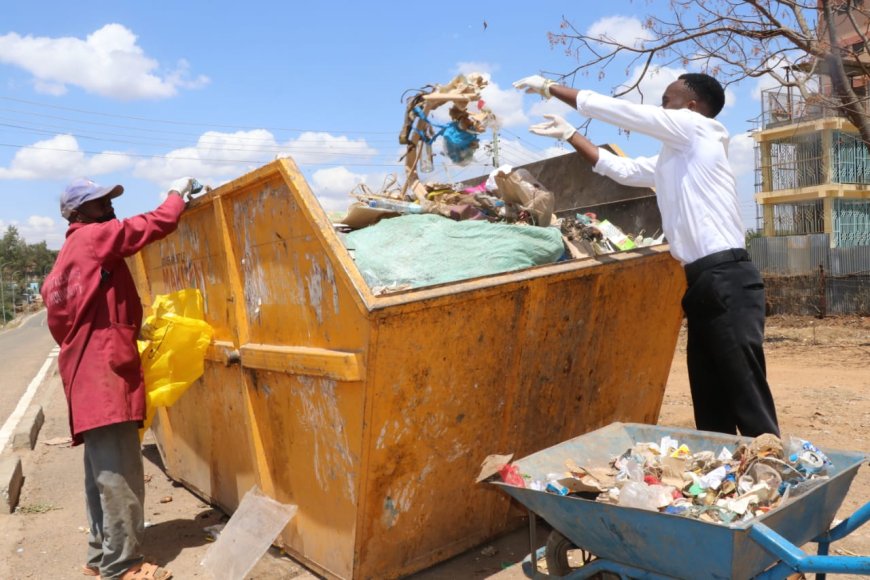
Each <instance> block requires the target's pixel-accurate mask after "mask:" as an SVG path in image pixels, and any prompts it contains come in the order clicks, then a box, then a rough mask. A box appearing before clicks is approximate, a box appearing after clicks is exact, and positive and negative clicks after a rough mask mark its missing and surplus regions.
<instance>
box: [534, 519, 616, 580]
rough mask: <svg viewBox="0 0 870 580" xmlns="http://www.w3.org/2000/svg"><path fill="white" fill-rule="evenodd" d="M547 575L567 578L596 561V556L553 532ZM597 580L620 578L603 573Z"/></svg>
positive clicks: (548, 551)
mask: <svg viewBox="0 0 870 580" xmlns="http://www.w3.org/2000/svg"><path fill="white" fill-rule="evenodd" d="M545 556H546V559H547V574H550V575H551V576H567V575H569V574H571V573H572V572H574V571H575V570H577V569H578V568H580V567H582V566H585V565H586V564H588V563H589V562H591V561H593V560H594V559H595V555H594V554H592V553H591V552H587V551H586V550H584V549H583V548H578V547H577V546H575V545H574V543H573V542H572V541H571V540H569V539H568V538H566V537H565V536H563V535H562V534H560V533H559V532H557V531H556V530H553V531H552V532H550V535H549V537H548V538H547V550H546V554H545ZM592 578H594V579H595V580H607V579H610V578H619V576H617V575H614V574H608V573H606V572H602V573H599V574H596V575H595V576H593V577H592Z"/></svg>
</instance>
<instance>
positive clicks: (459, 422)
mask: <svg viewBox="0 0 870 580" xmlns="http://www.w3.org/2000/svg"><path fill="white" fill-rule="evenodd" d="M525 294H526V291H525V289H524V288H523V287H521V286H515V287H514V288H513V289H511V290H509V291H507V292H506V291H505V290H504V289H499V291H497V292H491V291H489V292H474V293H473V295H472V296H455V297H452V299H448V300H439V301H436V303H435V304H432V305H431V307H429V308H424V309H421V310H416V311H407V310H406V311H405V312H404V313H402V312H398V313H396V315H394V316H391V315H389V314H386V313H385V316H384V317H383V318H380V319H379V320H377V325H378V328H377V349H376V352H375V353H374V354H373V358H372V360H371V368H372V369H374V371H373V373H372V375H371V377H370V388H371V389H372V395H371V397H372V400H371V418H370V419H369V420H368V425H369V427H368V434H369V440H368V442H367V445H368V447H369V457H368V468H367V479H366V485H365V497H364V502H363V503H361V506H360V507H361V509H362V510H364V511H363V513H362V515H361V519H360V522H359V529H360V531H359V534H358V537H359V542H358V546H359V551H358V554H357V568H356V571H355V574H354V577H355V578H395V577H398V576H401V575H402V574H405V573H409V572H412V571H415V570H419V569H422V568H425V567H426V566H428V565H429V564H432V563H434V562H438V561H441V560H444V559H446V558H448V557H450V556H452V555H453V554H456V553H459V552H461V551H462V550H463V549H465V548H467V547H470V546H472V545H474V544H476V543H478V542H482V541H484V540H485V539H486V538H488V537H490V536H492V535H493V533H494V531H496V530H498V529H500V528H501V527H502V526H503V525H504V523H503V522H504V520H505V519H506V517H507V513H508V507H509V503H508V502H506V501H503V498H502V497H499V495H498V494H494V493H491V491H490V490H489V489H487V488H488V487H491V486H484V485H475V484H474V477H475V476H476V475H477V472H478V471H479V467H480V463H481V461H482V460H483V458H484V457H485V456H486V455H488V454H490V453H496V452H506V451H504V448H503V447H502V446H501V445H502V441H503V432H504V431H505V429H506V428H507V424H506V421H505V415H506V414H507V409H508V407H509V406H510V400H511V397H512V395H513V389H514V385H513V384H512V381H511V380H510V378H509V374H510V373H511V372H512V361H513V360H514V359H515V354H514V353H515V352H516V350H517V347H516V344H515V343H516V341H515V340H514V338H513V337H514V335H516V333H517V329H518V326H517V325H518V320H519V318H520V317H521V315H522V310H523V308H524V307H525V304H526V300H525ZM399 310H401V309H399Z"/></svg>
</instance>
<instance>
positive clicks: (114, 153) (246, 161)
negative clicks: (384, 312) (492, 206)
mask: <svg viewBox="0 0 870 580" xmlns="http://www.w3.org/2000/svg"><path fill="white" fill-rule="evenodd" d="M0 147H8V148H15V149H33V150H36V151H58V152H61V153H85V154H87V155H111V156H117V157H135V158H140V159H171V160H177V161H200V162H203V163H242V164H246V165H250V164H261V165H262V164H266V163H268V162H270V161H273V160H274V159H260V160H257V159H224V158H209V157H179V156H175V155H173V156H169V155H145V154H143V153H121V152H117V151H88V150H84V149H64V148H62V147H36V146H31V145H15V144H12V143H0ZM294 161H296V160H295V159H294ZM296 163H297V164H298V165H302V166H305V165H328V166H336V167H341V166H350V167H402V166H404V164H403V163H399V162H398V161H397V162H395V163H324V162H320V161H318V162H312V163H302V162H299V161H297V162H296Z"/></svg>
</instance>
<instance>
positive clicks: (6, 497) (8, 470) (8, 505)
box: [0, 455, 24, 514]
mask: <svg viewBox="0 0 870 580" xmlns="http://www.w3.org/2000/svg"><path fill="white" fill-rule="evenodd" d="M23 484H24V472H23V471H22V469H21V458H20V457H18V456H17V455H9V456H7V457H4V458H2V459H0V499H2V502H0V513H5V514H11V513H12V512H14V511H15V508H16V507H18V498H19V497H20V495H21V486H22V485H23Z"/></svg>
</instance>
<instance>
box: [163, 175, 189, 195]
mask: <svg viewBox="0 0 870 580" xmlns="http://www.w3.org/2000/svg"><path fill="white" fill-rule="evenodd" d="M194 183H196V180H195V179H194V178H192V177H181V178H179V179H176V180H175V181H173V182H172V184H171V185H170V186H169V191H176V192H178V194H179V195H181V197H184V196H185V195H190V193H191V192H192V191H193V184H194Z"/></svg>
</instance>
